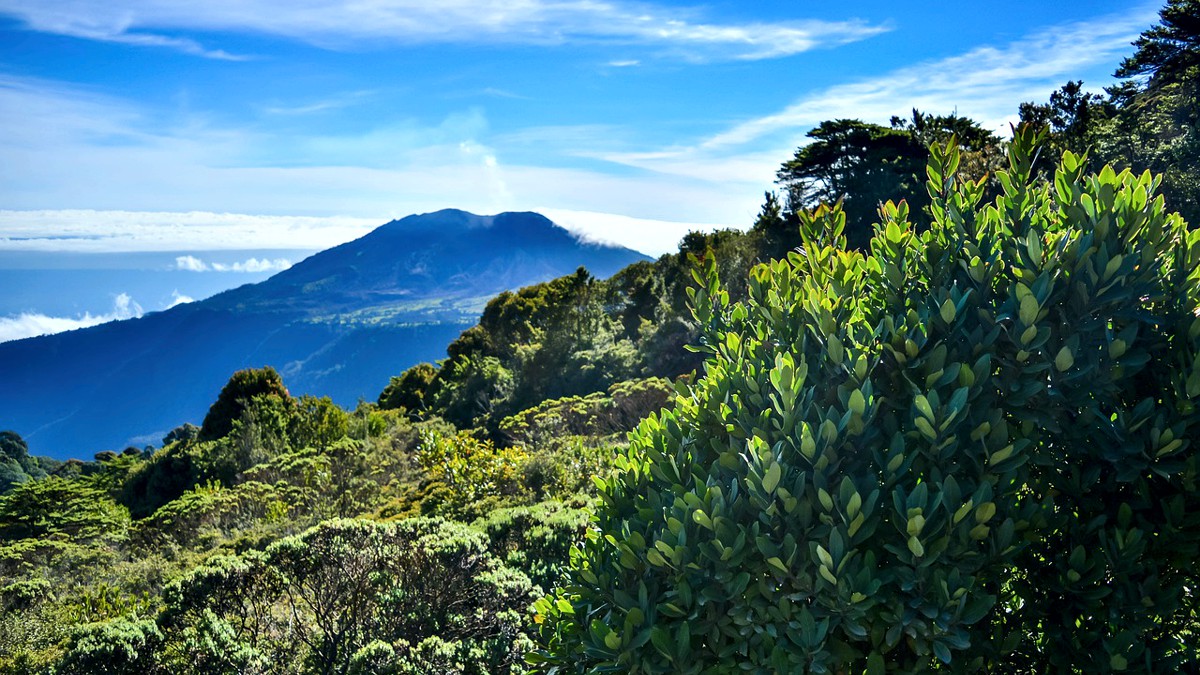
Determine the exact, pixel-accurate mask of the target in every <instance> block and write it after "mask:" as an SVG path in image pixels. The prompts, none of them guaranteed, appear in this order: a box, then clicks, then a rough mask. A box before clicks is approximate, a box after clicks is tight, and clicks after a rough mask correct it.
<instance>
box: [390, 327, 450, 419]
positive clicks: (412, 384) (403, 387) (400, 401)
mask: <svg viewBox="0 0 1200 675" xmlns="http://www.w3.org/2000/svg"><path fill="white" fill-rule="evenodd" d="M468 332H469V331H468ZM460 339H461V338H460ZM453 356H455V355H454V354H451V358H453ZM435 377H437V368H435V367H434V366H433V364H431V363H418V364H417V365H415V366H413V367H411V368H409V369H408V370H406V371H404V372H403V373H401V374H400V375H399V376H397V377H393V378H392V379H391V381H389V382H388V385H387V386H386V387H384V389H383V391H382V392H381V393H380V394H379V408H380V409H381V410H395V409H403V410H406V411H408V412H409V413H414V414H415V413H420V412H424V410H425V407H426V405H425V394H426V392H428V391H429V385H430V384H432V383H433V379H434V378H435Z"/></svg>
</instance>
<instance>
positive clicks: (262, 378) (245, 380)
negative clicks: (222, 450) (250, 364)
mask: <svg viewBox="0 0 1200 675" xmlns="http://www.w3.org/2000/svg"><path fill="white" fill-rule="evenodd" d="M261 395H275V396H278V397H279V398H280V399H282V400H284V401H289V400H291V395H290V394H289V393H288V390H287V387H285V386H283V378H281V377H280V376H279V373H277V372H276V371H275V369H274V368H272V367H270V366H266V367H264V368H248V369H246V370H239V371H237V372H236V373H234V374H233V375H232V376H231V377H230V378H229V381H228V382H227V383H225V386H224V387H222V388H221V393H220V395H218V396H217V400H216V401H215V402H214V403H213V404H212V406H211V407H210V408H209V409H208V414H207V415H205V416H204V423H203V424H202V425H201V426H200V435H199V438H200V440H202V441H215V440H217V439H219V438H224V437H225V436H226V435H228V434H229V432H230V431H232V430H233V423H234V421H235V420H237V419H239V418H241V416H242V411H243V409H244V408H245V407H246V404H247V403H248V402H249V401H250V399H252V398H254V397H256V396H261Z"/></svg>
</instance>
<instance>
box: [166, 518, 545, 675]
mask: <svg viewBox="0 0 1200 675" xmlns="http://www.w3.org/2000/svg"><path fill="white" fill-rule="evenodd" d="M530 593H531V586H530V584H529V581H528V579H526V578H525V577H524V576H523V575H521V574H520V573H518V572H515V571H513V570H510V569H508V568H506V567H504V566H503V565H501V564H499V563H498V562H497V561H496V560H495V559H494V558H493V557H492V556H491V555H490V554H489V553H488V552H487V545H486V541H485V539H484V538H483V536H482V535H481V534H479V533H478V532H476V531H474V530H471V529H469V528H467V527H465V526H462V525H456V524H452V523H448V522H444V521H440V520H408V521H403V522H400V523H390V524H381V523H371V522H367V521H355V520H334V521H328V522H325V523H322V524H321V525H319V526H317V527H315V528H313V529H311V530H309V531H307V532H305V533H304V534H301V535H298V536H295V537H289V538H287V539H284V540H281V541H279V542H277V543H276V544H273V545H271V546H270V547H268V548H267V549H266V550H265V551H263V552H261V553H260V552H253V551H252V552H247V553H245V554H243V555H241V556H238V557H227V558H218V559H214V560H212V561H211V562H210V563H209V564H207V565H205V566H202V567H200V568H197V569H196V570H194V571H193V572H191V573H189V574H188V575H187V576H185V577H184V578H183V579H181V580H180V581H179V582H178V583H176V584H175V585H173V586H172V587H170V588H169V589H168V590H167V593H166V597H167V611H166V613H165V614H164V618H163V621H162V625H163V628H164V633H165V634H166V635H167V640H168V641H169V643H170V649H168V650H167V651H168V653H174V654H176V655H177V658H178V659H179V661H178V664H177V665H185V664H186V667H188V668H189V669H192V668H199V669H203V670H206V672H235V671H241V672H262V673H275V672H280V673H284V672H295V671H296V670H297V669H299V668H300V667H303V669H304V671H305V672H313V673H341V672H346V671H347V669H349V668H350V666H351V664H352V663H353V664H355V666H354V667H355V668H357V669H358V670H359V671H360V672H361V671H362V669H363V668H364V667H366V665H367V664H369V663H376V666H374V667H376V668H381V667H384V666H386V667H387V668H394V669H396V670H394V671H391V672H413V671H412V669H411V666H412V665H413V662H414V661H415V662H417V663H420V662H421V661H423V660H427V659H429V658H431V655H430V654H429V653H428V650H429V649H430V648H431V645H432V643H428V642H427V641H428V640H430V639H431V638H437V639H438V641H439V644H440V645H442V646H443V647H445V648H446V649H445V651H448V652H449V654H451V655H452V656H453V658H454V660H457V661H458V662H460V663H461V664H462V667H463V670H462V672H464V673H485V672H486V673H507V672H514V671H513V667H514V665H516V664H517V663H518V657H519V655H520V653H521V648H522V639H523V638H522V637H521V635H522V632H521V631H522V624H523V619H522V618H521V612H520V609H521V608H523V607H524V606H525V604H526V603H528V602H529V600H530V598H531V596H530ZM438 651H441V650H438ZM380 662H382V663H380ZM405 668H409V670H405Z"/></svg>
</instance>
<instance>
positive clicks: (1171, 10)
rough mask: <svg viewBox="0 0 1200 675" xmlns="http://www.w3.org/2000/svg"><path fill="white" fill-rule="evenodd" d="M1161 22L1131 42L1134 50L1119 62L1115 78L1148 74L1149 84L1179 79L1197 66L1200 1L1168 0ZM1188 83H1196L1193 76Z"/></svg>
mask: <svg viewBox="0 0 1200 675" xmlns="http://www.w3.org/2000/svg"><path fill="white" fill-rule="evenodd" d="M1159 17H1160V19H1161V22H1160V23H1159V24H1158V25H1157V26H1154V27H1153V28H1150V29H1149V30H1146V31H1144V32H1143V33H1142V35H1141V37H1139V38H1138V39H1137V41H1136V42H1134V43H1133V44H1134V46H1135V47H1137V51H1136V52H1135V53H1134V55H1133V56H1130V57H1129V58H1127V59H1125V60H1124V61H1122V62H1121V66H1120V67H1119V68H1117V73H1116V76H1117V77H1134V76H1137V75H1148V76H1149V77H1150V85H1151V86H1155V85H1162V84H1165V83H1169V82H1183V81H1185V80H1186V79H1188V78H1190V77H1194V74H1195V73H1194V69H1196V68H1200V2H1198V1H1197V0H1168V1H1167V4H1166V6H1165V7H1163V9H1162V11H1160V12H1159ZM1191 85H1192V86H1193V87H1194V86H1196V82H1195V80H1194V79H1193V80H1192V82H1191Z"/></svg>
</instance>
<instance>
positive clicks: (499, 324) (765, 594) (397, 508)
mask: <svg viewBox="0 0 1200 675" xmlns="http://www.w3.org/2000/svg"><path fill="white" fill-rule="evenodd" d="M1196 16H1200V3H1197V2H1196V1H1195V0H1172V2H1170V3H1168V5H1167V7H1166V9H1165V10H1164V11H1163V15H1162V23H1161V25H1159V26H1156V27H1155V28H1153V29H1151V30H1149V31H1147V32H1146V33H1145V34H1144V35H1143V38H1142V39H1141V40H1140V41H1139V42H1138V43H1137V51H1136V52H1135V54H1134V56H1133V57H1131V58H1130V59H1129V60H1127V61H1126V62H1125V63H1123V64H1122V65H1121V67H1120V71H1119V72H1120V74H1121V76H1122V77H1126V76H1128V77H1134V78H1136V79H1132V80H1129V81H1127V82H1125V83H1123V84H1121V85H1119V86H1117V87H1114V88H1113V89H1111V90H1110V91H1108V92H1107V94H1106V95H1105V96H1103V97H1099V96H1087V95H1084V94H1083V93H1082V88H1081V85H1079V84H1077V83H1069V84H1068V85H1066V86H1065V87H1063V89H1062V90H1060V91H1059V92H1056V93H1055V95H1054V96H1053V97H1052V98H1051V100H1050V101H1049V102H1048V103H1045V104H1032V103H1029V104H1024V105H1022V106H1021V108H1020V113H1021V116H1022V118H1023V119H1025V120H1027V121H1029V122H1031V123H1032V124H1031V125H1030V126H1027V127H1024V128H1022V129H1020V130H1017V131H1015V138H1014V140H1013V141H1011V142H1010V141H1005V140H1003V139H1001V138H998V137H996V136H994V135H992V134H990V133H988V132H987V131H985V130H983V129H981V128H980V127H979V125H978V124H976V123H974V122H973V121H971V120H969V119H966V118H962V117H958V116H954V115H951V116H937V115H931V114H928V113H923V112H921V111H915V110H914V111H912V113H911V115H910V116H908V117H904V118H899V117H898V118H894V119H893V120H892V123H891V125H890V126H886V127H885V126H880V125H873V124H868V123H864V122H861V121H857V120H832V121H829V122H826V123H823V124H821V125H818V127H817V128H816V129H814V130H813V132H812V133H811V134H810V135H811V136H812V138H813V141H814V142H813V143H811V144H809V145H806V146H804V147H803V148H801V149H800V150H798V151H797V153H796V155H795V156H794V157H793V158H791V159H789V160H788V161H787V162H785V163H784V164H783V166H782V167H781V169H780V172H779V179H780V187H781V188H782V195H781V196H776V195H775V194H774V193H768V194H767V198H766V201H765V203H764V205H763V209H762V212H761V214H760V215H759V217H758V219H757V221H756V222H755V223H754V224H753V225H752V227H750V228H749V229H748V230H747V231H745V232H741V231H722V232H715V233H710V234H700V233H693V234H690V235H688V236H687V237H685V238H684V240H683V241H682V242H681V244H680V250H679V251H678V252H677V253H674V254H670V255H666V256H663V257H662V258H660V259H659V260H657V261H653V262H643V263H636V264H634V265H631V266H629V267H626V268H624V269H623V270H621V271H620V272H618V273H617V274H615V275H614V276H612V277H610V278H608V279H597V278H594V277H593V276H592V275H591V274H589V273H588V272H587V271H586V270H584V269H580V270H579V271H578V272H576V273H575V274H573V275H568V276H565V277H562V278H559V279H556V280H553V281H550V282H547V283H544V284H538V285H535V286H531V287H527V288H522V289H520V290H517V291H513V292H507V293H503V294H501V295H499V296H497V297H496V298H494V299H492V300H491V301H490V302H488V303H487V306H486V307H485V309H484V310H483V312H482V315H481V317H480V320H479V323H478V325H476V326H474V327H472V328H470V329H469V330H467V331H465V332H463V333H462V335H461V336H460V337H459V338H458V339H457V340H455V341H454V342H452V343H451V344H450V345H449V346H448V348H447V358H446V359H445V360H443V361H440V362H439V363H437V364H418V365H416V366H414V367H412V368H410V369H409V370H407V371H405V372H403V373H400V374H398V375H396V376H395V377H393V378H392V380H391V383H390V384H389V385H388V386H387V388H386V389H385V390H384V391H383V392H381V393H380V395H379V398H378V400H377V401H376V402H374V403H362V404H360V405H359V406H358V408H357V409H355V410H352V411H347V410H344V409H342V408H340V407H339V406H337V405H335V404H333V403H332V402H331V401H330V400H329V399H327V398H316V397H312V396H302V397H293V396H292V395H291V394H290V393H289V392H288V390H287V388H286V387H285V386H284V383H283V380H282V378H281V377H280V376H279V374H278V373H276V372H275V371H274V370H272V369H270V368H262V369H251V370H247V371H241V372H238V373H235V374H233V375H232V377H231V378H230V380H229V382H228V384H227V385H226V386H225V388H224V389H223V390H222V391H221V393H220V395H219V397H218V398H217V400H216V401H215V402H213V404H212V406H211V408H210V410H209V413H208V415H207V416H206V417H205V419H204V421H203V424H202V426H200V427H196V426H193V425H190V424H187V425H182V426H180V427H178V428H177V429H175V430H173V431H172V432H171V433H170V434H168V435H167V436H166V437H165V438H164V439H163V440H162V444H161V447H160V448H142V449H139V448H129V449H127V450H125V451H124V452H121V453H115V452H103V453H100V454H98V455H96V456H95V459H94V461H88V462H81V461H77V460H73V461H70V462H66V463H58V462H53V461H51V460H46V459H45V458H38V457H32V456H30V455H29V454H28V449H27V447H26V446H25V444H24V442H23V441H22V440H21V438H20V437H19V436H18V435H16V434H14V433H12V432H0V673H95V672H108V673H135V672H136V673H147V674H153V673H175V672H211V673H221V672H229V673H235V672H237V673H276V672H278V673H285V672H312V673H434V672H436V673H491V674H496V673H519V672H526V671H528V670H543V671H547V670H548V671H556V672H645V673H672V672H728V671H729V670H730V669H731V668H733V667H734V666H739V667H743V668H748V669H749V670H750V671H755V670H756V669H757V671H758V672H806V671H811V672H816V673H821V672H835V673H840V672H863V671H866V672H872V673H874V672H883V671H889V672H924V671H926V670H950V671H958V672H980V671H985V672H1083V671H1085V670H1087V671H1093V670H1094V671H1101V672H1109V671H1120V670H1136V671H1156V672H1176V671H1179V670H1181V669H1183V670H1186V669H1189V668H1195V664H1196V663H1198V662H1200V653H1197V648H1196V644H1197V639H1196V631H1197V629H1198V626H1197V622H1198V621H1200V617H1198V616H1197V612H1198V611H1200V603H1198V601H1197V597H1196V595H1195V593H1196V591H1195V589H1196V588H1197V582H1198V581H1200V579H1197V578H1196V573H1195V569H1194V561H1195V559H1196V558H1197V556H1198V555H1200V503H1198V501H1197V494H1198V493H1197V489H1196V484H1195V480H1196V475H1197V470H1198V469H1200V467H1198V466H1197V463H1198V461H1200V459H1198V458H1200V455H1198V454H1197V452H1198V451H1200V448H1197V447H1193V443H1192V442H1191V439H1192V438H1193V437H1195V435H1196V433H1197V431H1196V430H1197V426H1196V425H1197V424H1200V419H1198V415H1200V413H1198V412H1197V407H1196V402H1197V398H1200V355H1198V354H1200V319H1197V311H1198V307H1197V301H1198V299H1200V234H1197V232H1196V231H1195V230H1189V229H1188V227H1187V225H1185V222H1184V220H1183V219H1181V218H1180V217H1179V216H1177V215H1172V213H1173V212H1174V211H1181V212H1183V213H1184V214H1185V215H1186V216H1187V217H1188V218H1190V219H1192V220H1191V222H1196V220H1197V219H1200V213H1197V212H1196V208H1197V206H1196V205H1197V204H1198V203H1200V199H1198V197H1200V194H1198V193H1200V160H1198V159H1197V158H1198V157H1200V152H1198V150H1197V144H1198V143H1200V130H1198V127H1197V124H1198V119H1200V87H1198V86H1197V84H1196V83H1197V82H1200V76H1198V75H1200V73H1198V71H1197V69H1198V68H1200V56H1198V55H1200V37H1198V36H1200V28H1198V26H1197V25H1196V23H1195V17H1196ZM1043 125H1044V126H1045V127H1046V128H1047V130H1044V131H1039V130H1038V129H1039V128H1041V127H1042V126H1043ZM951 139H953V141H951ZM1072 149H1073V150H1083V149H1086V150H1087V152H1086V153H1080V154H1073V153H1071V152H1069V150H1072ZM1110 164H1111V165H1113V166H1114V167H1115V169H1110V168H1104V167H1105V166H1107V165H1110ZM1129 167H1133V168H1134V169H1135V171H1133V172H1130V171H1124V169H1126V168H1129ZM1146 167H1149V168H1151V169H1153V171H1154V172H1155V173H1154V174H1150V173H1142V170H1143V169H1144V168H1146ZM1160 175H1161V177H1159V176H1160ZM1164 197H1165V198H1164ZM889 200H890V201H889ZM901 200H903V201H901ZM825 202H840V206H833V207H828V206H824V205H823V203H825ZM877 223H879V224H877ZM689 347H690V349H689ZM181 386H186V383H181ZM664 408H666V410H663V409H664ZM658 411H662V412H658ZM652 413H653V414H652ZM647 416H649V417H648V419H645V420H644V421H643V419H644V418H647ZM635 427H637V429H636V431H635V432H634V433H633V434H632V440H630V439H629V438H627V432H629V431H630V430H633V429H634V428H635ZM555 589H558V590H555ZM539 598H540V600H539ZM535 602H536V612H531V611H530V607H531V605H534V604H535Z"/></svg>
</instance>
